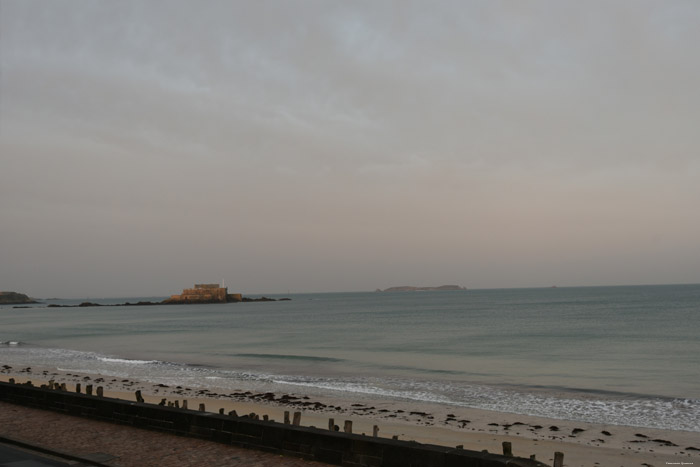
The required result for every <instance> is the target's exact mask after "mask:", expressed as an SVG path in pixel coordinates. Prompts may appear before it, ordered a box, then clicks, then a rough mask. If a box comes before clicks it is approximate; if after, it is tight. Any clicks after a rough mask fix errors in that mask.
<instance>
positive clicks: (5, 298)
mask: <svg viewBox="0 0 700 467" xmlns="http://www.w3.org/2000/svg"><path fill="white" fill-rule="evenodd" d="M26 303H39V302H37V301H36V300H34V299H33V298H29V297H28V296H26V295H24V294H23V293H19V292H0V305H24V304H26Z"/></svg>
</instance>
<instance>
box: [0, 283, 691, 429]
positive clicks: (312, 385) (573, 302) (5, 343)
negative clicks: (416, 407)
mask: <svg viewBox="0 0 700 467" xmlns="http://www.w3.org/2000/svg"><path fill="white" fill-rule="evenodd" d="M289 297H290V298H292V301H282V302H261V303H236V304H221V305H173V306H150V307H114V306H103V307H92V308H46V307H43V306H34V307H33V308H29V309H13V308H12V307H9V306H4V307H2V308H0V342H2V345H0V364H9V365H12V366H22V365H25V366H29V365H34V366H48V367H56V368H61V369H64V370H74V371H84V372H100V373H102V374H105V375H113V376H124V377H133V378H141V379H144V380H149V381H153V382H162V383H165V384H168V383H170V384H174V383H177V384H182V385H189V386H190V387H196V386H216V387H223V388H231V389H240V388H251V389H257V390H262V389H264V390H271V391H297V392H302V393H308V394H324V393H325V394H333V395H350V396H352V397H355V398H363V397H364V398H391V399H409V400H417V401H430V402H437V403H442V404H448V405H454V406H466V407H475V408H482V409H490V410H498V411H505V412H513V413H523V414H530V415H541V416H548V417H553V418H565V419H574V420H583V421H592V422H601V423H611V424H626V425H635V426H645V427H658V428H670V429H679V430H692V431H700V377H699V376H698V368H700V339H698V336H699V335H700V285H677V286H630V287H586V288H552V289H507V290H506V289H503V290H473V291H472V290H469V291H455V292H413V293H405V292H404V293H400V292H399V293H374V292H373V293H337V294H293V295H289ZM138 300H143V298H122V299H111V300H107V299H105V300H95V299H91V301H95V302H98V303H103V304H109V303H123V302H125V301H130V302H136V301H138ZM152 300H160V298H159V297H157V298H154V299H152ZM81 301H82V300H75V301H70V300H61V301H50V302H49V303H61V304H69V303H79V302H81Z"/></svg>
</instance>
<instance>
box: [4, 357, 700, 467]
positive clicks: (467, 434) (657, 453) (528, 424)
mask: <svg viewBox="0 0 700 467" xmlns="http://www.w3.org/2000/svg"><path fill="white" fill-rule="evenodd" d="M10 378H12V379H14V380H15V382H16V383H18V384H21V383H26V382H27V381H31V382H32V384H33V385H34V386H40V385H42V384H47V383H48V382H49V381H54V382H55V383H57V384H59V385H60V384H66V390H68V391H75V389H76V385H77V384H80V385H81V387H82V391H83V392H85V387H86V386H87V385H88V384H90V385H92V386H93V388H95V389H93V391H96V387H97V386H102V387H103V389H104V396H105V397H113V398H118V399H123V400H131V401H134V400H135V392H136V391H141V394H142V396H143V398H144V400H145V401H146V402H147V403H152V404H158V403H163V401H164V400H165V402H164V403H165V404H167V403H168V402H170V403H174V402H175V401H178V405H180V406H182V403H183V401H187V405H188V408H189V409H190V410H197V409H198V408H199V406H200V404H204V405H205V409H206V411H209V412H219V411H220V409H223V410H224V412H225V413H229V412H230V411H233V410H235V411H236V413H237V414H238V415H239V416H242V415H249V414H251V413H254V414H257V415H258V416H259V417H260V418H263V416H264V415H267V416H268V417H269V419H271V420H274V421H277V422H282V421H283V420H284V412H285V411H289V412H290V413H293V412H297V411H298V412H301V414H302V415H301V425H302V426H314V427H317V428H321V429H327V428H328V423H329V419H330V418H332V419H333V420H334V424H335V425H338V426H339V427H340V429H341V430H342V427H343V425H344V422H345V421H346V420H351V421H352V423H353V432H354V433H364V434H368V435H371V434H372V433H373V427H374V426H375V425H377V426H378V427H379V433H378V436H380V437H387V438H391V437H393V436H398V438H399V439H402V440H413V441H417V442H420V443H428V444H437V445H441V446H457V445H463V446H464V448H465V449H471V450H477V451H482V450H488V451H489V452H494V453H500V452H501V450H502V443H503V442H504V441H509V442H510V443H511V444H512V447H513V454H514V455H516V456H519V457H530V456H531V455H533V454H534V455H535V456H536V458H537V459H538V460H540V461H542V462H545V463H548V464H551V463H552V461H553V456H554V452H556V451H560V452H563V453H564V464H565V465H566V466H570V467H573V466H594V465H600V466H623V467H631V466H640V465H646V466H649V465H652V466H660V465H681V464H679V463H683V464H684V465H693V464H696V463H700V435H699V434H698V433H697V432H685V431H676V430H661V429H650V428H638V427H628V426H619V425H601V424H593V423H582V422H580V421H575V422H574V421H567V420H555V419H548V418H543V417H532V416H523V415H516V414H509V413H502V412H496V411H487V410H478V409H470V408H455V407H449V406H444V405H440V404H434V403H425V402H420V403H418V402H411V401H389V400H385V399H380V398H378V399H376V400H374V401H371V400H367V399H363V400H362V402H361V403H359V402H355V403H353V402H352V400H348V399H346V398H333V397H323V398H320V397H318V396H314V397H313V398H312V397H309V396H308V395H305V394H304V393H284V394H281V393H280V394H273V393H255V392H253V391H234V392H230V391H228V390H226V392H221V391H222V389H221V388H217V387H215V386H211V387H209V388H206V389H203V388H188V387H183V386H180V387H170V386H167V385H164V384H153V383H147V382H144V381H138V380H134V379H130V378H115V377H111V376H107V375H101V374H85V373H74V372H64V371H58V370H56V369H52V368H41V367H25V368H12V367H10V366H9V365H5V366H3V367H2V368H1V369H0V380H2V381H9V379H10Z"/></svg>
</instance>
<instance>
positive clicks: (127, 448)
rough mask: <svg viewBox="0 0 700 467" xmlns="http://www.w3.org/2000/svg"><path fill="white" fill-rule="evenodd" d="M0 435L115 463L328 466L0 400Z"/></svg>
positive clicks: (143, 466) (126, 466)
mask: <svg viewBox="0 0 700 467" xmlns="http://www.w3.org/2000/svg"><path fill="white" fill-rule="evenodd" d="M0 436H7V437H9V438H13V439H17V440H21V441H24V442H26V443H30V444H35V445H38V446H42V447H45V448H48V449H55V450H56V451H60V452H68V453H71V454H74V455H76V456H81V457H85V458H89V459H100V460H101V463H102V464H104V465H110V466H114V467H132V466H134V467H136V466H138V467H148V466H154V467H156V466H174V465H176V466H182V467H189V466H191V467H195V466H216V467H228V466H232V467H234V466H247V467H277V466H285V467H323V466H327V464H322V463H320V462H314V461H307V460H303V459H297V458H294V457H286V456H280V455H277V454H271V453H267V452H261V451H254V450H250V449H244V448H239V447H236V446H227V445H224V444H219V443H214V442H212V441H204V440H199V439H194V438H187V437H182V436H175V435H169V434H165V433H158V432H155V431H148V430H143V429H140V428H133V427H128V426H123V425H116V424H111V423H107V422H101V421H95V420H89V419H86V418H80V417H73V416H70V415H63V414H59V413H56V412H51V411H46V410H39V409H32V408H28V407H23V406H19V405H14V404H8V403H5V402H0ZM102 459H104V460H102ZM0 460H1V459H0Z"/></svg>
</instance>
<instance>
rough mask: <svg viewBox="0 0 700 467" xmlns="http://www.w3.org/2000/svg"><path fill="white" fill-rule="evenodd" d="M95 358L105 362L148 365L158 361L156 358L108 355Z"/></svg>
mask: <svg viewBox="0 0 700 467" xmlns="http://www.w3.org/2000/svg"><path fill="white" fill-rule="evenodd" d="M97 359H98V360H100V361H102V362H105V363H127V364H129V365H148V364H150V363H158V360H127V359H123V358H108V357H97Z"/></svg>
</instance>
